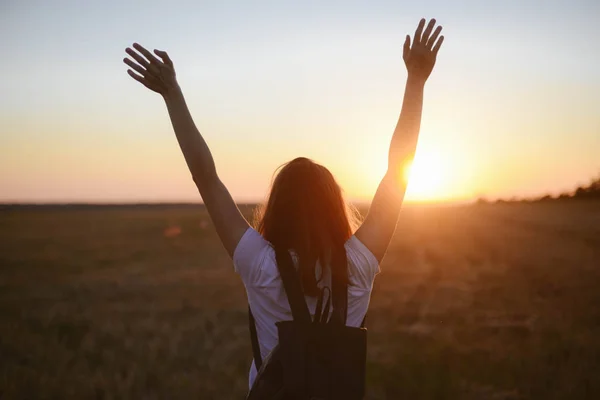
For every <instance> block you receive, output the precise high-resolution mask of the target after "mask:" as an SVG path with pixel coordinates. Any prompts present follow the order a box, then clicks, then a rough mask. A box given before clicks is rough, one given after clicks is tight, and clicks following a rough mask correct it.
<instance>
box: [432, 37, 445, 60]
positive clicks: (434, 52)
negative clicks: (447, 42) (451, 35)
mask: <svg viewBox="0 0 600 400" xmlns="http://www.w3.org/2000/svg"><path fill="white" fill-rule="evenodd" d="M442 43H444V36H443V35H442V36H440V38H439V40H438V41H437V43H436V44H435V46H433V54H435V55H436V56H437V53H438V51H440V47H442Z"/></svg>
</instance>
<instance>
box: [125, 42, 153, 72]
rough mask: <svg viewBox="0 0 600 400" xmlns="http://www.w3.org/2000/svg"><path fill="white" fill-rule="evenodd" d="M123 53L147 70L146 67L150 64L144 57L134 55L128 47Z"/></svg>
mask: <svg viewBox="0 0 600 400" xmlns="http://www.w3.org/2000/svg"><path fill="white" fill-rule="evenodd" d="M125 53H127V54H129V55H130V56H131V57H132V58H133V59H134V60H135V61H137V62H138V63H139V64H140V65H141V66H142V67H144V68H148V65H150V63H149V62H148V61H147V60H146V59H145V58H144V57H142V56H140V55H139V54H138V53H136V52H135V51H133V50H132V49H131V48H129V47H128V48H126V49H125Z"/></svg>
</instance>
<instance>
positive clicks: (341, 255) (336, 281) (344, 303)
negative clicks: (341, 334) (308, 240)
mask: <svg viewBox="0 0 600 400" xmlns="http://www.w3.org/2000/svg"><path fill="white" fill-rule="evenodd" d="M331 261H332V270H333V265H334V264H336V265H341V266H343V267H342V268H341V270H340V271H338V273H337V274H333V273H332V275H331V297H332V298H333V313H332V316H331V320H332V322H334V323H339V324H342V325H346V318H347V316H348V283H347V280H348V260H347V258H346V248H345V247H344V246H342V247H341V249H336V250H335V251H334V252H333V254H332V260H331Z"/></svg>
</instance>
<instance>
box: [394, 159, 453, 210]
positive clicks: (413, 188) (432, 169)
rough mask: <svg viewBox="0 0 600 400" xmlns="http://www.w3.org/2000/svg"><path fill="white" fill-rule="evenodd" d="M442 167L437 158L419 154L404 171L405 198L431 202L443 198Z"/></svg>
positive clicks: (443, 170) (444, 194) (443, 169)
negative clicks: (405, 183) (406, 185)
mask: <svg viewBox="0 0 600 400" xmlns="http://www.w3.org/2000/svg"><path fill="white" fill-rule="evenodd" d="M447 168H448V166H447V165H446V166H444V165H442V163H441V160H440V158H439V157H438V156H436V155H434V154H431V153H424V154H423V153H419V154H418V155H417V156H416V157H415V159H414V160H413V162H412V163H410V164H409V165H408V166H407V167H406V168H405V170H404V178H405V180H407V181H408V188H407V197H408V198H409V199H411V200H415V201H432V200H438V199H441V198H444V197H445V196H446V193H445V192H444V179H445V176H444V173H445V171H446V169H447Z"/></svg>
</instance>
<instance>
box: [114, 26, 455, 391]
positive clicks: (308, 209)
mask: <svg viewBox="0 0 600 400" xmlns="http://www.w3.org/2000/svg"><path fill="white" fill-rule="evenodd" d="M425 23H426V21H425V19H422V20H421V21H420V22H419V25H418V27H417V29H416V31H415V34H414V37H413V38H412V41H411V38H410V36H408V35H407V36H406V40H405V42H404V48H403V59H404V63H405V65H406V69H407V72H408V77H407V80H406V89H405V93H404V101H403V105H402V111H401V112H400V117H399V119H398V124H397V126H396V129H395V131H394V134H393V136H392V140H391V145H390V150H389V154H388V169H387V172H386V174H385V176H384V177H383V179H382V181H381V183H380V184H379V187H378V188H377V191H376V193H375V197H374V198H373V201H372V203H371V207H370V209H369V212H368V214H367V216H366V218H365V219H364V222H363V223H362V225H360V227H358V229H357V230H356V232H355V233H354V234H353V232H354V228H355V226H354V220H353V214H352V213H351V212H349V208H348V207H347V206H346V203H345V201H344V199H343V197H342V192H341V190H340V187H339V186H338V184H337V183H336V181H335V179H334V177H333V176H332V174H331V173H330V172H329V171H328V170H327V168H325V167H323V166H322V165H319V164H316V163H314V162H313V161H311V160H309V159H307V158H296V159H294V160H292V161H290V162H288V163H287V164H285V165H284V166H282V167H281V169H280V170H279V172H278V174H277V176H276V177H275V179H274V181H273V183H272V187H271V191H270V194H269V198H268V201H267V204H266V206H265V207H264V208H263V210H262V212H261V213H260V214H259V215H258V218H257V224H256V229H254V228H252V227H250V225H249V224H248V222H247V221H246V220H245V219H244V217H243V216H242V214H241V213H240V211H239V210H238V208H237V206H236V204H235V202H234V201H233V199H232V198H231V195H230V194H229V192H228V191H227V188H226V187H225V185H224V184H223V182H221V180H220V179H219V176H218V174H217V170H216V168H215V163H214V161H213V158H212V155H211V153H210V150H209V149H208V146H207V144H206V142H205V141H204V138H203V137H202V136H201V135H200V132H198V129H197V128H196V126H195V124H194V121H193V120H192V116H191V115H190V112H189V110H188V108H187V105H186V102H185V99H184V97H183V93H182V91H181V88H180V87H179V85H178V83H177V80H176V78H175V70H174V67H173V62H172V61H171V59H170V58H169V56H168V55H167V53H166V52H164V51H160V50H154V54H152V53H151V52H149V51H148V50H146V49H145V48H144V47H142V46H141V45H139V44H137V43H135V44H133V49H131V48H127V49H126V52H127V54H128V55H129V56H130V57H131V59H129V58H125V59H124V60H123V61H124V62H125V64H127V65H128V66H129V67H130V68H131V69H129V70H127V72H128V73H129V75H130V76H131V77H132V78H133V79H135V80H137V81H138V82H140V83H141V84H143V85H144V86H146V87H147V88H148V89H150V90H152V91H154V92H157V93H159V94H160V95H161V96H162V97H163V99H164V100H165V103H166V105H167V109H168V112H169V116H170V118H171V122H172V124H173V129H174V131H175V135H176V136H177V140H178V142H179V146H180V147H181V151H182V152H183V155H184V157H185V161H186V162H187V165H188V167H189V170H190V172H191V174H192V178H193V180H194V182H195V184H196V186H197V187H198V190H199V192H200V195H201V196H202V199H203V200H204V204H205V206H206V209H207V210H208V213H209V214H210V217H211V219H212V221H213V223H214V225H215V228H216V230H217V233H218V235H219V238H220V239H221V241H222V242H223V245H224V246H225V249H226V250H227V252H228V253H229V255H230V256H231V257H232V258H233V263H234V267H235V270H236V272H237V273H238V274H239V275H240V276H241V278H242V280H243V282H244V285H245V287H246V291H247V294H248V302H249V305H250V308H251V309H252V312H253V314H254V317H255V320H256V329H257V332H258V340H259V344H260V353H261V356H262V357H263V358H264V357H265V356H267V354H268V353H269V352H270V351H271V350H272V349H273V347H274V346H275V345H276V344H277V330H276V327H275V322H277V321H283V320H290V319H291V311H290V308H289V304H288V301H287V298H286V294H285V291H284V289H283V287H282V282H281V278H280V276H279V273H278V269H277V264H276V261H275V253H274V247H277V248H285V249H287V250H290V251H291V253H292V256H293V259H294V261H295V263H296V266H297V268H298V272H299V276H300V279H301V282H302V288H303V291H304V294H305V295H306V301H307V304H308V306H309V309H310V312H311V313H314V310H315V303H316V294H317V293H318V291H319V289H320V288H321V287H323V286H329V285H330V283H331V279H332V276H333V277H335V279H338V278H337V277H340V276H341V277H342V278H339V279H346V280H347V283H348V284H349V285H348V305H347V321H346V325H348V326H355V327H356V326H359V325H360V324H361V321H362V320H363V318H364V316H365V314H366V312H367V309H368V306H369V299H370V296H371V289H372V287H373V280H374V278H375V275H376V274H377V273H378V272H379V263H380V262H381V260H382V259H383V256H384V254H385V252H386V250H387V247H388V244H389V242H390V239H391V238H392V235H393V233H394V230H395V229H396V222H397V219H398V214H399V212H400V207H401V205H402V200H403V198H404V193H405V190H406V185H407V182H406V181H405V180H404V174H403V170H404V167H405V166H406V164H407V162H409V161H410V160H411V159H412V158H413V156H414V153H415V149H416V146H417V138H418V136H419V129H420V124H421V112H422V107H423V91H424V87H425V82H426V81H427V78H428V77H429V75H430V73H431V71H432V70H433V66H434V64H435V60H436V56H437V53H438V51H439V49H440V46H441V45H442V42H443V41H444V37H443V36H440V32H441V30H442V27H441V26H438V27H437V28H436V29H434V27H435V20H434V19H432V20H431V21H429V23H428V24H427V26H425ZM336 246H337V248H342V249H345V251H346V258H347V265H335V263H332V262H330V261H331V259H332V257H331V256H332V251H333V249H335V248H336ZM255 375H256V369H255V367H254V363H253V365H252V367H251V369H250V386H252V382H253V380H254V377H255Z"/></svg>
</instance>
